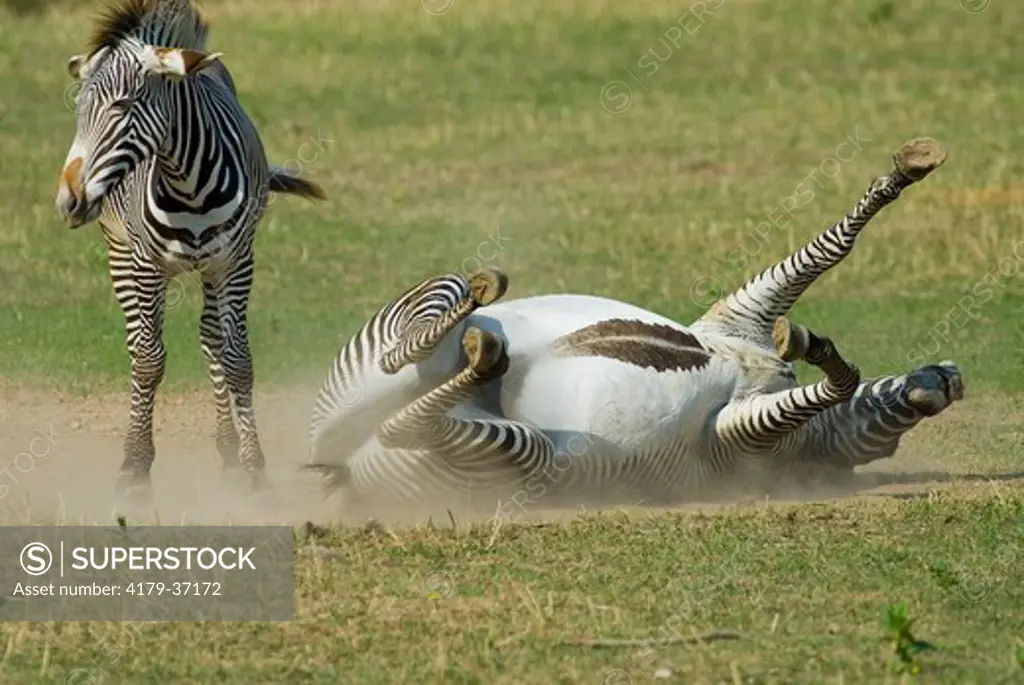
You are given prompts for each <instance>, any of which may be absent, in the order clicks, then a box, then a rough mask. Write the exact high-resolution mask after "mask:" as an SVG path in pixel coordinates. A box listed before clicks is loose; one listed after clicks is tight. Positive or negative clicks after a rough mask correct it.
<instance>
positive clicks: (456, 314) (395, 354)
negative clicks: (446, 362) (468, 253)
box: [380, 269, 508, 374]
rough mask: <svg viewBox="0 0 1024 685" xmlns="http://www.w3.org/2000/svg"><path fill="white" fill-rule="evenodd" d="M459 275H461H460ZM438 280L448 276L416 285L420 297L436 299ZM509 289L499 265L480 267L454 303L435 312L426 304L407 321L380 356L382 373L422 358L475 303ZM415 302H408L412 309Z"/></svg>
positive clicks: (483, 303)
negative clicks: (435, 284)
mask: <svg viewBox="0 0 1024 685" xmlns="http://www.w3.org/2000/svg"><path fill="white" fill-rule="evenodd" d="M459 278H460V279H461V277H459ZM437 280H445V281H450V280H451V276H444V277H442V278H441V279H432V280H430V281H427V282H425V283H424V284H422V285H420V286H419V289H420V290H421V291H422V296H421V297H422V298H423V299H426V300H430V299H436V293H435V292H434V288H432V287H431V286H432V284H433V283H434V282H435V281H437ZM507 290H508V276H506V275H505V274H504V273H503V272H502V271H499V270H498V269H481V270H479V271H477V272H475V273H473V274H472V275H471V276H470V277H469V278H468V279H465V291H464V293H463V295H462V298H461V299H460V300H459V301H458V302H456V303H455V304H454V305H453V306H449V307H447V308H445V309H443V310H442V311H440V312H438V311H437V308H436V307H425V308H422V309H424V310H425V312H424V314H422V315H420V316H416V317H415V318H413V319H412V320H410V321H409V322H408V324H407V325H406V327H405V329H404V330H403V331H402V333H401V335H400V337H399V339H398V340H396V341H395V342H394V344H393V345H392V346H391V348H390V349H389V350H388V351H387V352H385V353H384V354H383V355H382V356H381V359H380V368H381V370H382V371H384V373H387V374H395V373H398V372H399V371H400V370H401V369H402V368H403V367H404V366H407V365H408V364H416V363H418V362H421V361H423V360H425V359H427V358H428V357H430V355H431V354H432V353H433V352H434V350H435V349H436V347H437V345H438V344H439V343H440V342H441V341H442V340H443V339H444V337H445V336H446V335H448V333H449V332H451V330H452V329H453V328H455V327H456V326H457V325H458V324H459V323H461V322H462V321H463V320H464V319H465V318H466V317H467V316H469V315H470V314H472V313H473V312H474V311H475V310H476V309H477V308H478V307H484V306H487V305H489V304H491V303H492V302H495V301H497V300H498V299H500V298H501V297H502V296H503V295H504V294H505V291H507ZM418 308H420V307H418V306H417V303H415V302H413V303H411V304H410V311H413V312H415V311H416V310H417V309H418Z"/></svg>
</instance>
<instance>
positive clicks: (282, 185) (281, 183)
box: [270, 166, 327, 200]
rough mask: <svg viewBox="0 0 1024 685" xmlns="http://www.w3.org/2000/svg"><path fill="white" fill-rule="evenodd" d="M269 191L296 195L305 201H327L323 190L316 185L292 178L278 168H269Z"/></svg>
mask: <svg viewBox="0 0 1024 685" xmlns="http://www.w3.org/2000/svg"><path fill="white" fill-rule="evenodd" d="M270 191H271V192H274V193H287V194H289V195H298V196H299V197H304V198H306V199H307V200H326V199H327V195H326V193H324V189H323V188H321V187H320V186H319V185H318V184H316V183H313V181H307V180H306V179H304V178H300V177H298V176H293V175H292V174H290V173H289V172H288V171H287V170H286V169H284V168H282V167H279V166H271V167H270Z"/></svg>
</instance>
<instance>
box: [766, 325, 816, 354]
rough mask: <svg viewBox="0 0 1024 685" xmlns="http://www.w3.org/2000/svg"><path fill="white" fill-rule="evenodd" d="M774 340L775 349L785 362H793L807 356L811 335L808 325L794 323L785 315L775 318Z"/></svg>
mask: <svg viewBox="0 0 1024 685" xmlns="http://www.w3.org/2000/svg"><path fill="white" fill-rule="evenodd" d="M772 341H773V342H774V343H775V351H776V352H778V354H779V356H780V357H781V358H782V361H784V362H793V361H798V360H800V359H803V358H805V357H806V356H807V350H808V348H809V347H810V345H811V336H810V333H809V331H808V330H807V328H806V327H804V326H800V325H798V324H794V323H793V322H791V321H790V320H789V319H787V318H786V317H784V316H780V317H779V318H778V319H776V320H775V325H774V326H773V327H772Z"/></svg>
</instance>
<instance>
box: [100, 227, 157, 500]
mask: <svg viewBox="0 0 1024 685" xmlns="http://www.w3.org/2000/svg"><path fill="white" fill-rule="evenodd" d="M108 258H109V262H110V273H111V278H112V280H113V283H114V294H115V296H116V298H117V301H118V304H120V305H121V310H122V312H123V313H124V318H125V333H126V336H125V337H126V342H127V347H128V354H129V356H130V357H131V365H132V381H131V382H132V391H131V409H130V410H129V415H128V430H127V431H126V432H125V437H124V461H123V462H122V463H121V469H120V474H119V476H118V479H117V484H116V486H115V487H116V490H117V492H119V493H121V494H125V493H127V492H129V491H131V490H142V491H144V492H145V491H148V489H149V485H150V479H149V471H150V468H151V467H152V465H153V460H154V459H155V457H156V448H155V446H154V444H153V409H154V405H155V403H156V393H157V389H158V388H159V387H160V382H161V381H162V380H163V376H164V365H165V360H166V354H165V352H164V345H163V317H164V301H165V296H166V293H167V277H166V276H165V275H164V274H163V273H161V272H160V271H158V270H157V269H155V268H153V267H152V266H150V265H149V264H148V263H146V262H145V261H144V260H143V259H141V258H139V257H137V256H135V255H133V254H132V251H131V248H130V247H129V246H126V245H120V244H116V243H114V242H113V241H109V242H108Z"/></svg>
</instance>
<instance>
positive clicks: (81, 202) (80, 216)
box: [57, 157, 100, 228]
mask: <svg viewBox="0 0 1024 685" xmlns="http://www.w3.org/2000/svg"><path fill="white" fill-rule="evenodd" d="M82 166H83V161H82V158H81V157H76V158H75V159H73V160H71V162H70V163H69V164H68V165H67V166H65V167H64V170H63V171H62V172H61V174H60V185H59V187H58V188H57V211H58V212H59V213H60V215H61V216H62V217H63V218H64V223H66V224H67V226H68V228H78V227H79V226H82V225H83V224H87V223H89V222H90V221H93V220H95V219H97V218H98V217H99V214H100V201H99V200H96V201H93V202H89V201H88V200H87V199H86V193H85V187H84V186H83V185H82Z"/></svg>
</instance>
